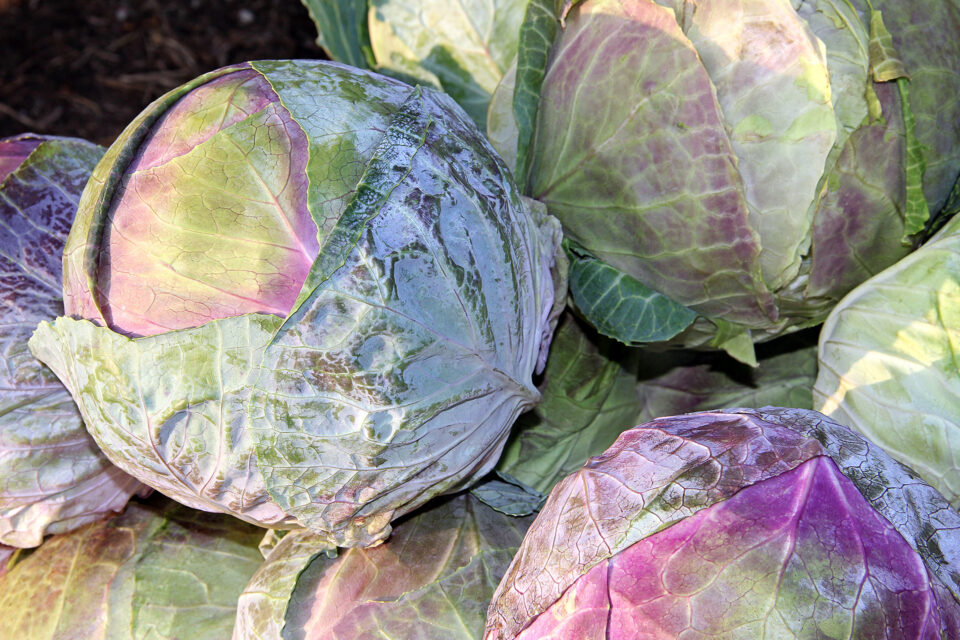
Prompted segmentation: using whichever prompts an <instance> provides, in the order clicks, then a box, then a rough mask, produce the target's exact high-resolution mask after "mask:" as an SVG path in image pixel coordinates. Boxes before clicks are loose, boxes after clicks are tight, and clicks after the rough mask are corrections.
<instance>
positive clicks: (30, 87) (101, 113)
mask: <svg viewBox="0 0 960 640" xmlns="http://www.w3.org/2000/svg"><path fill="white" fill-rule="evenodd" d="M80 9H82V10H83V11H84V14H83V15H78V14H77V11H78V10H80ZM315 38H316V29H315V27H314V25H313V23H312V22H311V20H310V16H309V14H308V13H307V10H306V9H305V8H304V6H303V5H302V4H301V3H300V2H299V1H298V0H167V1H166V2H160V1H157V0H137V1H136V2H126V1H123V0H84V2H76V0H69V1H68V0H0V42H2V62H0V138H2V137H6V136H10V135H14V134H17V133H23V132H27V131H31V132H34V133H45V134H50V135H60V136H74V137H79V138H86V139H87V140H91V141H93V142H97V143H99V144H102V145H109V144H110V143H111V142H112V141H113V140H114V138H116V136H117V135H118V134H119V133H120V132H121V131H122V130H123V128H124V127H125V126H126V125H127V123H128V122H129V121H130V120H132V119H133V117H134V116H136V115H137V113H139V112H140V111H141V110H142V109H143V108H144V107H145V106H147V105H148V104H149V103H150V102H151V101H153V100H154V99H155V98H157V97H159V96H160V95H162V94H163V93H165V92H167V91H168V90H170V89H172V88H174V87H176V86H178V85H180V84H182V83H183V82H186V81H187V80H190V79H191V78H194V77H196V76H198V75H200V74H201V73H204V72H206V71H210V70H212V69H216V68H218V67H222V66H225V65H228V64H232V63H236V62H243V61H245V60H262V59H284V58H324V57H325V56H324V54H323V51H322V50H321V49H320V47H318V46H317V45H316V44H315V43H314V39H315Z"/></svg>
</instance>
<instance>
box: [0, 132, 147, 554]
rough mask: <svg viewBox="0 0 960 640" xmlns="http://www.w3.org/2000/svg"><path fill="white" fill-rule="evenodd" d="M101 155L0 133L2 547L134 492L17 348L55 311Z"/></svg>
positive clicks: (74, 142) (66, 526)
mask: <svg viewBox="0 0 960 640" xmlns="http://www.w3.org/2000/svg"><path fill="white" fill-rule="evenodd" d="M24 154H26V155H24ZM102 155H103V149H102V148H101V147H98V146H97V145H94V144H91V143H89V142H86V141H83V140H78V139H72V138H50V137H43V136H33V135H24V136H19V137H16V138H8V139H5V140H0V157H5V158H8V159H9V158H19V159H20V162H19V164H17V166H15V167H12V168H10V172H9V173H8V175H7V176H6V179H5V180H3V181H2V182H0V301H2V304H0V325H2V326H3V327H4V330H3V335H2V339H0V354H2V359H3V362H4V366H3V367H0V543H2V544H7V545H13V546H17V547H33V546H36V545H38V544H40V542H41V541H42V540H43V536H44V535H45V534H48V533H61V532H65V531H70V530H72V529H75V528H77V527H79V526H81V525H83V524H85V523H87V522H91V521H93V520H96V519H98V518H100V517H101V516H102V515H103V514H105V513H109V512H111V511H118V510H120V509H122V508H123V505H124V504H126V502H127V499H128V498H129V497H130V495H131V494H133V493H134V492H136V491H139V490H143V486H142V485H141V484H140V483H139V482H137V481H136V480H134V479H133V478H131V477H130V476H128V475H126V474H125V473H123V472H122V471H120V469H118V468H116V467H114V466H113V465H111V464H110V462H109V461H108V460H107V458H106V457H105V456H104V455H103V454H102V453H101V452H100V450H99V449H98V448H97V446H96V444H95V443H94V441H93V439H92V438H91V437H90V436H89V434H88V433H87V431H86V429H85V428H84V424H83V421H82V420H81V418H80V414H79V412H78V411H77V407H76V405H74V403H73V400H72V399H71V398H70V395H69V393H68V392H67V390H66V389H65V388H64V387H63V385H62V384H61V383H60V381H59V380H58V379H57V378H56V376H55V375H54V374H53V372H52V371H50V369H48V368H47V367H46V366H44V365H43V364H42V363H40V362H39V361H38V360H37V359H36V358H34V356H33V354H31V353H30V351H29V350H28V349H27V345H26V342H27V340H28V339H29V337H30V334H31V333H32V332H33V330H34V328H35V327H36V325H37V323H39V322H41V321H45V320H52V319H53V318H55V317H56V316H58V315H61V314H62V313H63V305H62V302H61V297H60V296H61V292H60V280H61V275H60V274H61V262H60V256H61V253H62V251H63V245H64V241H65V239H66V236H67V233H68V231H69V229H70V224H71V223H72V221H73V217H74V213H75V212H76V208H77V201H78V200H79V197H80V192H81V190H82V189H83V187H84V185H85V184H86V181H87V178H89V176H90V172H91V171H92V170H93V167H94V165H95V164H96V162H97V160H99V159H100V157H101V156H102Z"/></svg>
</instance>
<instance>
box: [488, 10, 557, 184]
mask: <svg viewBox="0 0 960 640" xmlns="http://www.w3.org/2000/svg"><path fill="white" fill-rule="evenodd" d="M557 5H558V3H557V1H556V0H530V1H529V2H527V9H526V12H525V13H524V16H523V23H522V24H521V25H520V40H519V42H518V43H517V71H516V78H515V79H514V80H512V84H511V86H510V87H500V86H498V87H497V90H498V91H501V90H503V91H505V92H506V95H507V96H509V98H510V102H512V106H513V114H514V117H515V121H516V127H517V138H516V141H517V152H516V162H515V167H516V169H515V172H516V174H517V180H518V181H519V182H520V185H521V187H525V186H526V182H527V174H528V172H529V169H530V144H531V142H532V141H533V131H534V127H535V124H536V118H537V109H538V107H539V104H540V89H541V87H542V86H543V78H544V76H545V75H546V73H547V57H548V55H549V53H550V49H551V47H552V46H553V43H554V41H555V40H556V39H557V33H558V32H559V27H560V20H559V16H558V11H557ZM566 10H569V8H567V9H566ZM494 146H495V147H496V144H494ZM497 149H498V150H499V147H497Z"/></svg>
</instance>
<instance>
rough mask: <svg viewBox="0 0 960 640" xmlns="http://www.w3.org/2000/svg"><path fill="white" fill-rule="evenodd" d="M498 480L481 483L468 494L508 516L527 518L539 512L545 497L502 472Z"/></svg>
mask: <svg viewBox="0 0 960 640" xmlns="http://www.w3.org/2000/svg"><path fill="white" fill-rule="evenodd" d="M497 476H499V479H495V478H493V479H489V480H486V481H485V482H481V483H480V484H479V485H477V486H475V487H474V488H473V489H471V490H470V494H471V495H472V496H473V497H474V498H476V499H477V500H480V501H481V502H483V503H484V504H485V505H487V506H488V507H491V508H492V509H496V510H497V511H499V512H500V513H502V514H504V515H508V516H515V517H518V516H529V515H531V514H533V513H536V512H537V511H539V510H540V507H541V506H543V501H544V500H546V499H547V496H545V495H544V494H542V493H540V492H539V491H537V490H536V489H532V488H530V487H528V486H527V485H525V484H524V483H522V482H520V481H519V480H517V479H516V478H513V477H511V476H510V475H509V474H506V473H503V472H502V471H498V472H497Z"/></svg>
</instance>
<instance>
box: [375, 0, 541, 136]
mask: <svg viewBox="0 0 960 640" xmlns="http://www.w3.org/2000/svg"><path fill="white" fill-rule="evenodd" d="M525 3H526V0H489V1H486V2H476V1H467V2H455V3H443V2H429V1H427V0H412V1H411V0H372V1H371V2H370V12H369V24H370V39H371V42H372V46H373V53H374V56H375V57H376V62H377V70H378V71H380V72H381V73H386V74H388V75H397V76H399V77H401V78H403V79H405V80H407V81H408V82H409V81H410V79H413V80H414V81H416V80H419V81H420V82H421V83H425V84H431V85H433V86H435V87H436V88H438V89H443V91H444V92H446V93H447V94H448V95H449V96H450V97H452V98H453V99H454V100H456V101H457V103H458V104H459V105H460V106H461V107H463V108H464V110H465V111H466V112H467V113H468V114H469V115H470V117H471V118H473V120H474V122H476V123H477V124H478V125H479V126H480V127H481V129H482V128H484V127H485V126H486V113H487V105H488V104H489V102H490V96H491V94H492V93H493V90H494V89H495V88H496V86H497V83H498V82H499V81H500V78H501V77H502V76H503V73H504V72H505V71H506V70H507V68H508V67H509V66H510V62H511V61H512V60H513V58H514V56H515V55H516V52H517V39H518V37H519V31H520V22H521V19H522V17H523V10H524V5H525ZM414 83H415V82H411V84H414Z"/></svg>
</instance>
